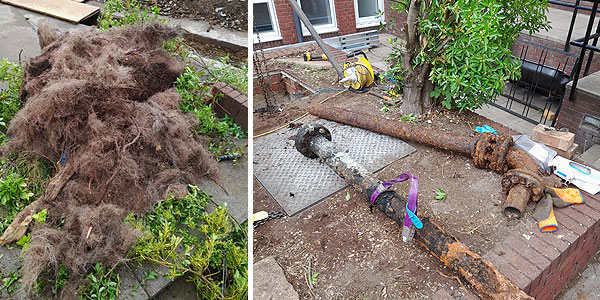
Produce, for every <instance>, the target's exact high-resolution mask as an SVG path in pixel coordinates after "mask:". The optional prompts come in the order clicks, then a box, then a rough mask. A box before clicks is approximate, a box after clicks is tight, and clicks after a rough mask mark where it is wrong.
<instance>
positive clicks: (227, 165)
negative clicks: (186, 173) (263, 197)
mask: <svg viewBox="0 0 600 300" xmlns="http://www.w3.org/2000/svg"><path fill="white" fill-rule="evenodd" d="M236 144H238V146H242V147H244V151H245V152H246V153H248V140H247V139H242V140H238V141H237V142H236ZM218 174H219V180H218V181H219V183H218V184H217V183H216V182H214V181H212V180H210V179H203V180H202V181H201V182H200V184H199V186H200V187H201V188H202V190H203V191H204V192H205V193H207V194H210V195H212V196H213V200H214V201H215V202H216V203H219V204H222V203H227V210H228V211H229V214H230V215H231V216H233V218H235V219H236V220H237V221H238V222H240V223H242V222H244V221H246V220H247V219H248V157H247V155H244V156H243V157H241V158H239V159H238V160H237V162H235V163H234V162H233V161H221V162H219V163H218ZM219 185H220V186H219Z"/></svg>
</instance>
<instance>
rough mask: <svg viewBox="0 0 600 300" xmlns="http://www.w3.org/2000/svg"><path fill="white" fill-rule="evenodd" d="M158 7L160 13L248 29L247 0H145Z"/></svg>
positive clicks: (237, 28) (227, 26) (242, 29)
mask: <svg viewBox="0 0 600 300" xmlns="http://www.w3.org/2000/svg"><path fill="white" fill-rule="evenodd" d="M144 2H145V3H146V4H149V5H156V6H158V7H159V8H160V14H161V15H165V16H169V17H173V18H189V19H193V20H202V21H207V22H210V24H212V25H216V26H221V27H226V28H230V29H234V30H238V31H247V30H248V1H247V0H227V1H223V0H147V1H144Z"/></svg>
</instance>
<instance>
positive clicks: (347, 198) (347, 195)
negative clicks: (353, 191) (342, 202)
mask: <svg viewBox="0 0 600 300" xmlns="http://www.w3.org/2000/svg"><path fill="white" fill-rule="evenodd" d="M348 200H350V193H348V192H346V201H348Z"/></svg>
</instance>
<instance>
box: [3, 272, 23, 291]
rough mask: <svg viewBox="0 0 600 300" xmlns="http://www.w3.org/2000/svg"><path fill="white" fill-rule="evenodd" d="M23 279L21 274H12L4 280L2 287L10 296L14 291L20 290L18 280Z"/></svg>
mask: <svg viewBox="0 0 600 300" xmlns="http://www.w3.org/2000/svg"><path fill="white" fill-rule="evenodd" d="M20 277H21V274H20V273H18V272H10V274H8V276H7V277H4V278H2V285H3V286H4V287H5V288H6V290H7V291H8V293H9V294H12V293H13V292H14V291H16V290H17V289H18V286H17V284H15V283H16V282H17V280H19V278H20Z"/></svg>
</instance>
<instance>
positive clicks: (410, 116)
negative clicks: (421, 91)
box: [400, 113, 417, 125]
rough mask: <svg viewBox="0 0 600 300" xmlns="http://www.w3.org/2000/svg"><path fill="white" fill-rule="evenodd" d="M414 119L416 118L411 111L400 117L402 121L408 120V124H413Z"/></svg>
mask: <svg viewBox="0 0 600 300" xmlns="http://www.w3.org/2000/svg"><path fill="white" fill-rule="evenodd" d="M416 120H417V118H416V117H415V116H414V115H413V113H410V114H408V115H405V116H402V119H400V121H402V122H408V123H409V124H413V125H414V124H415V121H416Z"/></svg>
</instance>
